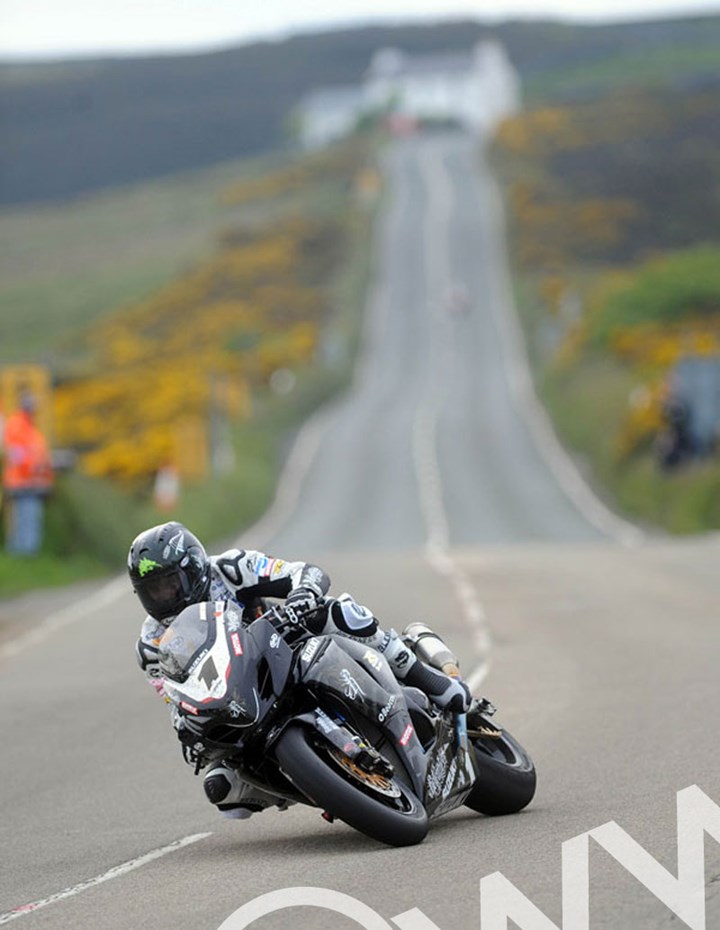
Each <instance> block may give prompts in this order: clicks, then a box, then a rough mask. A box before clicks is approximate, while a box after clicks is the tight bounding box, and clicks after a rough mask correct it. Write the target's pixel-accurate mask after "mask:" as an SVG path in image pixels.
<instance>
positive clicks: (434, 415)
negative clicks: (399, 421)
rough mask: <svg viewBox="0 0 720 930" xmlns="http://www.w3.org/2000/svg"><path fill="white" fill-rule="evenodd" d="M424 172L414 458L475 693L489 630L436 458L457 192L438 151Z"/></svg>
mask: <svg viewBox="0 0 720 930" xmlns="http://www.w3.org/2000/svg"><path fill="white" fill-rule="evenodd" d="M420 168H421V171H422V174H423V177H424V179H425V187H426V190H427V193H428V202H429V204H430V206H429V209H428V217H427V219H426V222H425V226H424V253H425V274H426V277H427V300H428V308H429V314H430V327H431V333H432V338H431V340H430V342H431V344H432V346H433V351H432V353H431V356H430V362H429V366H428V373H429V377H428V378H427V380H426V385H425V386H426V390H425V394H424V396H423V397H422V398H421V400H420V404H419V406H418V409H417V413H416V416H415V424H414V429H413V454H414V462H415V471H416V474H417V481H418V487H419V493H420V506H421V509H422V512H423V516H424V518H425V526H426V531H427V541H426V543H425V557H426V559H427V561H428V562H429V564H430V565H431V566H432V568H433V569H434V570H435V571H436V572H437V573H438V574H439V575H441V576H442V577H443V578H444V579H445V580H446V582H447V583H448V584H449V586H450V587H451V589H452V590H453V592H454V594H455V597H456V599H457V601H458V603H459V605H460V610H461V611H462V616H463V618H464V620H465V623H466V624H467V626H468V627H469V628H470V631H471V634H472V637H473V646H474V648H475V651H476V654H477V657H478V665H477V666H476V667H475V668H474V669H473V670H472V671H471V672H470V674H469V675H468V676H467V677H466V678H465V681H466V683H467V685H468V687H469V688H470V690H471V691H472V692H473V693H475V692H476V691H477V689H478V688H479V687H480V685H481V684H482V682H483V681H484V679H485V677H486V676H487V673H488V671H489V656H490V649H491V638H490V629H489V627H488V623H487V617H486V614H485V609H484V607H483V604H482V601H481V599H480V596H479V594H478V591H477V589H476V587H475V586H474V585H473V583H472V581H471V580H470V578H469V576H468V575H467V574H466V573H465V572H464V571H463V569H462V568H461V567H460V565H459V564H458V563H457V561H455V559H454V558H453V557H452V554H451V549H450V530H449V525H448V519H447V512H446V510H445V503H444V500H443V484H442V474H441V471H440V463H439V461H438V455H437V425H438V418H439V415H440V408H441V406H442V401H443V398H444V394H445V391H444V380H445V379H444V377H443V375H444V373H445V372H446V371H447V370H448V366H449V364H451V361H452V359H451V356H450V352H451V347H450V344H449V340H448V335H447V329H446V326H445V325H444V320H443V319H442V318H441V312H442V309H443V297H444V295H446V294H447V293H448V292H449V289H450V284H451V283H452V280H451V273H450V267H449V262H448V259H449V248H450V218H451V209H452V192H451V187H450V182H449V178H448V174H447V171H446V169H445V166H444V165H443V163H442V160H441V158H440V157H439V155H438V152H437V150H434V149H433V150H430V151H428V149H427V148H426V149H425V150H424V151H423V153H422V156H421V162H420Z"/></svg>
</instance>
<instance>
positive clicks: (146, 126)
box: [0, 18, 720, 204]
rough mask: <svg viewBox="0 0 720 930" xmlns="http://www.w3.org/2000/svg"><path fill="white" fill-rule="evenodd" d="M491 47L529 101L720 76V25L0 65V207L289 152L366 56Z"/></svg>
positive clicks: (388, 35)
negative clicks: (310, 110) (316, 93)
mask: <svg viewBox="0 0 720 930" xmlns="http://www.w3.org/2000/svg"><path fill="white" fill-rule="evenodd" d="M482 37H495V38H497V39H498V40H499V41H500V42H502V43H503V44H504V45H505V47H506V49H507V50H508V53H509V55H510V57H511V60H512V61H513V62H514V64H515V66H516V67H517V68H518V69H519V71H520V74H521V76H522V78H523V81H524V85H525V89H526V94H527V97H528V99H529V100H531V101H532V100H534V99H536V98H538V97H539V96H541V95H543V94H546V93H548V92H552V93H553V94H554V95H556V96H557V95H558V94H560V95H562V96H565V97H572V96H574V95H577V94H583V93H585V92H587V89H588V87H593V86H595V84H597V82H598V81H601V82H604V83H605V84H609V85H612V84H613V82H614V83H615V84H617V83H618V82H627V81H628V80H630V81H632V80H633V75H634V74H637V72H638V70H640V72H642V73H641V74H638V75H637V76H638V77H640V78H644V79H647V78H650V79H653V78H654V77H656V76H658V75H659V76H666V75H663V72H666V71H667V69H668V66H670V68H671V69H672V73H673V75H674V76H675V78H677V79H678V80H682V79H683V76H687V75H690V79H691V80H692V81H697V80H703V79H704V77H706V76H712V75H713V74H717V73H718V70H720V67H719V66H720V57H719V56H718V47H720V19H718V18H704V19H703V18H698V19H689V20H673V21H667V22H656V23H642V24H623V25H610V26H576V25H561V24H558V23H543V22H537V23H528V22H524V23H506V24H500V25H498V26H496V27H487V26H481V25H480V24H478V23H476V22H454V23H435V24H431V25H427V26H412V27H408V26H402V27H376V28H364V29H358V30H345V31H339V32H331V33H323V34H318V35H303V36H298V37H295V38H292V39H289V40H287V41H283V42H262V43H255V44H253V45H247V46H242V47H238V48H233V49H228V50H226V51H222V52H216V53H212V54H202V55H184V56H177V57H169V58H168V57H163V58H134V59H110V60H98V61H82V62H65V63H52V64H33V65H16V64H13V65H10V64H5V65H0V122H1V124H2V134H3V144H2V148H1V149H0V203H4V204H21V203H27V202H37V201H45V200H58V199H65V198H69V197H74V196H77V195H78V194H81V193H83V192H87V191H94V190H98V189H101V188H106V187H113V186H117V185H124V184H128V183H131V182H137V181H140V180H144V179H149V178H154V177H158V176H162V175H167V174H173V173H177V172H180V171H184V170H187V169H192V168H199V167H204V166H209V165H214V164H217V163H220V162H224V161H228V160H232V159H237V158H240V157H246V156H249V155H257V154H260V153H264V152H268V151H270V150H273V149H277V148H279V147H288V146H291V145H292V137H291V134H290V131H289V122H290V115H291V113H292V110H293V108H294V107H295V106H296V105H297V103H298V102H299V100H300V99H301V98H302V96H303V94H304V93H305V92H307V91H308V90H310V89H312V88H314V87H317V86H319V85H328V84H343V83H352V82H356V81H358V80H359V79H360V77H361V76H362V74H363V72H364V70H365V68H366V67H367V65H368V63H369V61H370V58H371V56H372V54H373V52H374V51H375V50H377V49H378V48H381V47H383V46H388V45H394V46H398V47H400V48H403V49H406V50H407V51H409V52H424V51H438V50H460V49H463V50H464V49H467V48H469V47H470V46H471V45H472V44H473V43H474V42H476V41H477V40H478V39H480V38H482Z"/></svg>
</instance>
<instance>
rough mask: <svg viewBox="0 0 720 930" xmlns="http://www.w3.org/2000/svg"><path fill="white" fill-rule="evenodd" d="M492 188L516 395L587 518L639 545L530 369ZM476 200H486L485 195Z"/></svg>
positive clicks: (499, 316)
mask: <svg viewBox="0 0 720 930" xmlns="http://www.w3.org/2000/svg"><path fill="white" fill-rule="evenodd" d="M472 183H473V185H474V186H475V188H476V190H477V185H478V183H479V181H478V177H477V175H476V174H475V173H473V175H472ZM488 190H489V192H490V195H491V198H492V202H491V206H490V211H489V212H490V213H491V214H492V217H493V222H494V223H495V225H496V228H497V229H499V230H500V234H499V235H497V236H496V237H493V238H492V239H491V241H492V242H493V243H494V245H495V248H496V254H495V259H494V264H495V266H496V268H497V269H498V275H499V280H500V284H501V288H502V291H503V294H502V301H503V305H504V306H503V307H502V308H501V307H499V306H498V305H497V303H496V302H495V301H491V307H492V311H493V317H494V320H495V325H496V327H497V330H498V332H499V334H500V345H501V349H502V352H503V355H504V357H505V371H506V373H507V379H508V384H509V386H510V390H511V392H512V394H513V395H514V396H515V400H516V403H517V408H518V410H519V411H520V413H521V415H522V416H523V417H524V418H525V421H526V423H527V425H528V427H529V429H530V433H531V435H532V436H533V439H534V440H535V445H536V446H537V448H538V450H539V451H540V454H541V455H542V456H543V457H544V459H545V461H546V462H547V464H548V466H549V468H550V470H551V471H552V472H553V474H554V475H555V478H556V480H557V482H558V484H559V486H560V487H561V489H562V490H563V491H564V492H565V495H566V496H567V497H568V498H569V499H570V500H571V501H572V503H573V504H574V505H575V507H577V509H578V510H579V511H580V513H581V514H582V515H583V516H584V517H585V519H586V520H587V521H588V522H589V523H590V524H591V525H592V526H594V527H595V528H596V529H598V530H600V532H601V533H604V534H605V535H607V536H610V537H611V538H612V539H615V540H616V541H617V542H619V543H620V544H621V545H622V546H626V547H628V548H634V547H636V546H639V545H642V543H644V542H645V541H646V539H647V536H646V533H645V532H644V531H643V530H642V529H640V527H639V526H636V525H635V524H634V523H630V522H629V521H628V520H625V519H623V518H622V517H620V516H618V515H617V514H616V513H613V511H612V510H610V508H609V507H608V506H607V505H606V504H605V503H603V501H601V500H600V498H599V497H598V496H597V494H595V492H594V491H593V490H592V488H591V487H590V486H589V484H588V483H587V481H586V480H585V478H584V477H583V476H582V474H581V473H580V471H579V469H578V467H577V465H576V464H575V462H574V460H573V459H572V457H571V456H570V454H569V453H568V452H567V450H566V449H565V447H564V446H563V445H562V443H561V442H560V440H559V439H558V437H557V434H556V432H555V428H554V426H553V424H552V421H551V420H550V416H549V414H548V413H547V411H546V410H545V407H544V406H543V405H542V404H541V403H540V400H539V399H538V396H537V393H536V391H535V385H534V383H533V379H532V376H531V373H530V361H529V358H528V350H527V344H526V341H525V335H524V333H523V330H522V327H521V325H520V321H519V318H518V312H517V309H516V307H515V301H514V299H513V296H512V293H511V290H510V280H511V276H510V270H509V265H508V255H507V248H506V245H505V243H506V240H507V236H506V233H505V212H504V208H503V203H502V196H501V194H500V190H499V188H498V186H497V184H496V182H495V181H494V179H493V178H492V176H490V174H489V173H488ZM476 199H477V200H478V202H479V201H480V198H479V196H477V198H476Z"/></svg>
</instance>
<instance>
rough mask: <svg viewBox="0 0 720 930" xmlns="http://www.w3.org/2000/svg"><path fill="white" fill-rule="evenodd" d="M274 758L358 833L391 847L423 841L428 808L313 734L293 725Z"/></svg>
mask: <svg viewBox="0 0 720 930" xmlns="http://www.w3.org/2000/svg"><path fill="white" fill-rule="evenodd" d="M275 755H276V756H277V760H278V762H279V763H280V766H281V768H282V769H283V771H284V772H285V774H286V775H287V776H288V778H289V779H290V781H292V783H293V784H294V785H295V787H296V788H298V789H299V790H300V791H302V793H303V794H304V795H305V796H306V797H307V798H309V799H310V800H311V801H312V802H313V803H314V804H316V805H317V806H318V807H320V808H322V809H323V810H325V811H327V812H328V813H329V814H331V815H332V816H334V817H338V818H339V819H340V820H342V821H343V822H344V823H346V824H347V825H348V826H350V827H353V828H354V829H355V830H359V831H360V832H361V833H364V834H365V835H366V836H370V837H372V838H373V839H375V840H379V841H380V842H381V843H387V845H389V846H413V845H415V844H416V843H421V842H422V841H423V840H424V839H425V836H426V834H427V831H428V818H427V814H426V812H425V809H424V807H423V806H422V804H421V803H420V801H418V799H417V798H416V797H415V795H414V794H413V793H412V792H411V791H410V790H409V789H408V788H406V787H405V785H404V784H403V783H402V782H400V781H399V780H398V779H396V778H392V779H387V778H383V777H380V776H377V775H370V774H369V773H367V772H365V771H364V770H362V769H360V768H359V767H358V766H356V765H354V764H353V762H352V761H351V760H350V759H349V758H348V757H347V756H344V755H343V754H342V753H340V752H339V751H338V750H337V749H335V748H334V747H333V746H330V745H329V744H327V743H325V742H324V741H323V740H322V739H321V738H320V737H316V736H315V735H314V734H313V732H312V730H308V729H307V728H305V727H303V726H299V725H298V724H291V725H290V726H289V727H288V728H287V729H286V730H285V732H284V733H283V734H282V736H281V737H280V739H279V741H278V744H277V747H276V749H275Z"/></svg>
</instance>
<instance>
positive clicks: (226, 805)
mask: <svg viewBox="0 0 720 930" xmlns="http://www.w3.org/2000/svg"><path fill="white" fill-rule="evenodd" d="M203 788H204V789H205V794H206V796H207V799H208V801H210V803H211V804H214V805H215V806H216V807H217V809H218V810H219V811H220V813H221V815H222V816H223V817H225V818H227V819H231V820H246V819H247V818H248V817H252V815H253V814H256V813H260V812H261V811H264V810H267V809H268V808H269V807H277V808H278V809H279V810H281V811H282V810H287V808H288V805H289V804H290V803H291V802H289V801H287V800H285V798H280V797H277V796H276V795H273V794H268V792H267V791H262V790H261V789H260V788H256V787H255V786H254V785H250V784H248V783H247V782H246V781H243V780H242V778H241V777H240V775H239V773H238V772H237V770H236V769H235V768H233V767H232V766H230V765H226V764H225V763H224V762H219V763H217V764H216V765H213V766H211V768H210V769H208V771H207V773H206V775H205V777H204V778H203Z"/></svg>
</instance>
